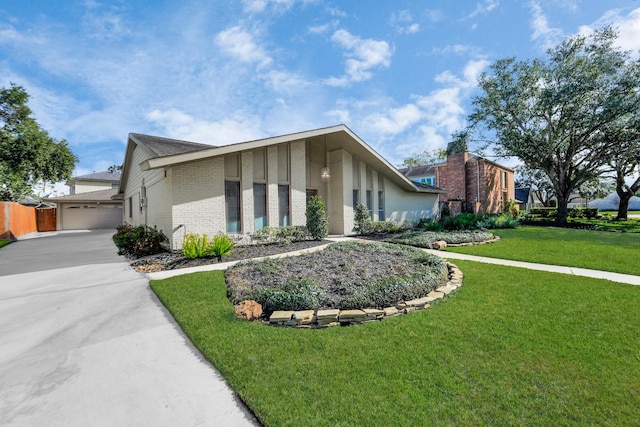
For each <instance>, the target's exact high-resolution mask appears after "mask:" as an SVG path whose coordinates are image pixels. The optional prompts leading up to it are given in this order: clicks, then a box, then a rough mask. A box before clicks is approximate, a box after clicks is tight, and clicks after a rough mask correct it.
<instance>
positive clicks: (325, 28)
mask: <svg viewBox="0 0 640 427" xmlns="http://www.w3.org/2000/svg"><path fill="white" fill-rule="evenodd" d="M338 24H339V22H338V21H336V20H334V21H331V22H327V23H326V24H322V25H312V26H309V27H307V31H308V32H309V34H325V33H327V32H329V31H331V30H333V29H335V28H337V27H338Z"/></svg>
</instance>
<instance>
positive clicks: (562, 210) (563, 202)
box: [556, 197, 569, 227]
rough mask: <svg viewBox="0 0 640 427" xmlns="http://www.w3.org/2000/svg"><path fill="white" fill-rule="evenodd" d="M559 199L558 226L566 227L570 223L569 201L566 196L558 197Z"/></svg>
mask: <svg viewBox="0 0 640 427" xmlns="http://www.w3.org/2000/svg"><path fill="white" fill-rule="evenodd" d="M557 199H558V214H557V215H556V226H558V227H566V226H567V224H568V221H567V217H568V216H569V208H568V205H569V201H568V200H567V199H566V198H564V197H557Z"/></svg>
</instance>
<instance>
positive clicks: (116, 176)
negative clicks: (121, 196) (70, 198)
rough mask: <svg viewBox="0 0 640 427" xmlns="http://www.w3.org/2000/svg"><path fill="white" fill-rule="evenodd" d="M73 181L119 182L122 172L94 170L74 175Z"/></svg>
mask: <svg viewBox="0 0 640 427" xmlns="http://www.w3.org/2000/svg"><path fill="white" fill-rule="evenodd" d="M71 181H109V182H119V181H120V172H108V171H105V172H94V173H90V174H88V175H80V176H74V177H73V178H71Z"/></svg>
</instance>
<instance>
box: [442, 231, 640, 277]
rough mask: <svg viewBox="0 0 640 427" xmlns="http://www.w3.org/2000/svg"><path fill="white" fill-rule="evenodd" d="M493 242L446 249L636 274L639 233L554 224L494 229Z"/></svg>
mask: <svg viewBox="0 0 640 427" xmlns="http://www.w3.org/2000/svg"><path fill="white" fill-rule="evenodd" d="M494 234H496V235H498V236H500V237H501V240H500V241H499V242H497V243H491V244H488V245H478V246H463V247H449V248H447V251H451V252H458V253H465V254H471V255H481V256H487V257H491V258H503V259H511V260H517V261H528V262H537V263H543V264H553V265H568V266H572V267H582V268H591V269H595V270H604V271H613V272H617V273H626V274H634V275H640V263H639V262H638V255H639V254H640V234H637V233H607V232H600V231H589V230H574V229H565V228H555V227H519V228H516V229H500V230H495V231H494Z"/></svg>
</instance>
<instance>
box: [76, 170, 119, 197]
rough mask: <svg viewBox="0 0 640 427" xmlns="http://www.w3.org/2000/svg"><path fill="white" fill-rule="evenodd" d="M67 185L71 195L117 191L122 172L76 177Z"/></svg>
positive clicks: (96, 173) (95, 173)
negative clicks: (109, 190)
mask: <svg viewBox="0 0 640 427" xmlns="http://www.w3.org/2000/svg"><path fill="white" fill-rule="evenodd" d="M66 184H67V185H68V186H69V192H70V193H69V194H80V193H88V192H90V191H98V190H106V189H117V188H119V187H120V172H109V171H106V172H94V173H90V174H88V175H80V176H74V177H73V178H71V179H70V180H69V181H67V183H66Z"/></svg>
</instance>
